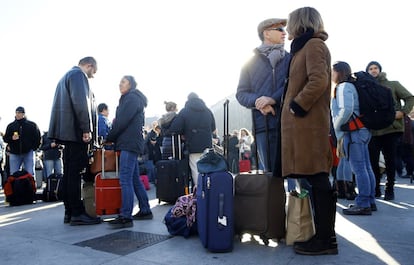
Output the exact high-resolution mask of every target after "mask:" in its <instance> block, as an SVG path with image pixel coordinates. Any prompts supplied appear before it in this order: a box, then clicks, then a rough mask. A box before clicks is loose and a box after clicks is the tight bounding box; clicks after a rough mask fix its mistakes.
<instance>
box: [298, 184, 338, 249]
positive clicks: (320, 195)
mask: <svg viewBox="0 0 414 265" xmlns="http://www.w3.org/2000/svg"><path fill="white" fill-rule="evenodd" d="M312 192H313V200H314V203H313V205H314V209H315V218H314V220H315V227H316V234H315V235H314V236H313V237H312V238H311V239H309V240H308V241H305V242H295V243H294V250H295V252H296V253H298V254H303V255H325V254H331V255H335V254H338V244H337V242H336V235H335V214H336V193H335V192H334V191H332V190H328V191H326V190H319V189H314V188H313V189H312Z"/></svg>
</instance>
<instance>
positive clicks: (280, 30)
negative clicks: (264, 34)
mask: <svg viewBox="0 0 414 265" xmlns="http://www.w3.org/2000/svg"><path fill="white" fill-rule="evenodd" d="M267 30H277V31H279V32H285V29H284V28H270V29H267Z"/></svg>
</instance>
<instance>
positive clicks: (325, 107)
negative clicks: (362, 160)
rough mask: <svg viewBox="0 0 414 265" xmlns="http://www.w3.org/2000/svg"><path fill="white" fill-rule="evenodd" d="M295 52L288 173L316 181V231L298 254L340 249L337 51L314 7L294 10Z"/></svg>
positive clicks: (284, 119)
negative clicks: (333, 118)
mask: <svg viewBox="0 0 414 265" xmlns="http://www.w3.org/2000/svg"><path fill="white" fill-rule="evenodd" d="M287 31H288V33H289V39H291V40H293V41H292V46H291V54H292V55H293V57H292V60H291V63H290V70H289V83H288V87H287V90H286V91H285V96H284V103H283V108H282V114H281V115H282V116H281V130H282V131H281V137H282V154H283V156H282V175H283V176H284V177H289V178H305V179H306V180H307V181H308V182H309V183H310V184H311V186H312V201H313V206H314V209H315V211H314V212H315V216H314V220H315V226H316V234H315V236H314V237H312V238H311V239H310V240H308V241H305V242H295V244H294V249H295V252H296V253H299V254H305V255H320V254H337V253H338V248H337V243H336V237H335V230H334V224H335V213H336V205H335V201H336V200H335V197H334V193H333V190H332V186H331V184H330V181H329V171H330V168H331V165H332V153H331V150H330V146H329V128H330V95H331V56H330V52H329V50H328V48H327V46H326V45H325V40H326V39H327V38H328V34H327V33H326V32H325V30H324V25H323V21H322V18H321V16H320V14H319V12H318V11H317V10H316V9H314V8H312V7H304V8H299V9H297V10H295V11H293V12H292V13H290V15H289V18H288V23H287Z"/></svg>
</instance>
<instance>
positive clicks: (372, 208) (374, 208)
mask: <svg viewBox="0 0 414 265" xmlns="http://www.w3.org/2000/svg"><path fill="white" fill-rule="evenodd" d="M354 206H355V204H350V205H348V208H351V207H354ZM376 211H378V209H377V205H376V204H375V203H371V212H376Z"/></svg>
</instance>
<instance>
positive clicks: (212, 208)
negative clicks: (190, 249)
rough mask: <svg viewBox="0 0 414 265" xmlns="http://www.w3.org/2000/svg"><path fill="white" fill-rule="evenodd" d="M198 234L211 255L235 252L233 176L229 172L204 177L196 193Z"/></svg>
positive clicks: (214, 173)
mask: <svg viewBox="0 0 414 265" xmlns="http://www.w3.org/2000/svg"><path fill="white" fill-rule="evenodd" d="M196 198H197V212H196V214H197V230H198V234H199V237H200V240H201V243H202V244H203V246H204V247H205V248H207V249H208V250H209V251H211V252H230V251H232V250H233V240H234V217H233V176H232V175H231V174H230V173H229V172H227V171H219V172H213V173H208V174H200V175H199V176H198V183H197V189H196Z"/></svg>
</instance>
